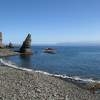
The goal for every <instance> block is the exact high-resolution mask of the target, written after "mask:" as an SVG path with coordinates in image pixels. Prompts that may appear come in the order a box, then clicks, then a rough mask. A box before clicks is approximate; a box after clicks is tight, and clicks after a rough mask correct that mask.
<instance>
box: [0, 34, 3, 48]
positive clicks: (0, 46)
mask: <svg viewBox="0 0 100 100" xmlns="http://www.w3.org/2000/svg"><path fill="white" fill-rule="evenodd" d="M0 48H3V44H2V32H0Z"/></svg>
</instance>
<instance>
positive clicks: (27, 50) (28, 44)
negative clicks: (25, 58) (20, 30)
mask: <svg viewBox="0 0 100 100" xmlns="http://www.w3.org/2000/svg"><path fill="white" fill-rule="evenodd" d="M20 53H23V54H32V50H31V34H28V36H27V37H26V39H25V41H24V42H23V45H22V47H21V48H20Z"/></svg>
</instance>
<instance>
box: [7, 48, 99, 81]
mask: <svg viewBox="0 0 100 100" xmlns="http://www.w3.org/2000/svg"><path fill="white" fill-rule="evenodd" d="M47 47H52V48H55V49H56V54H46V53H43V49H44V48H47ZM32 50H33V53H34V54H33V55H32V56H12V57H7V59H8V60H11V61H13V62H15V63H16V64H17V65H19V66H21V67H25V68H29V69H33V70H42V71H46V72H49V73H52V74H65V75H68V76H80V77H82V78H93V79H96V80H100V47H99V46H33V47H32Z"/></svg>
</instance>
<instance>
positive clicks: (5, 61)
mask: <svg viewBox="0 0 100 100" xmlns="http://www.w3.org/2000/svg"><path fill="white" fill-rule="evenodd" d="M0 65H3V66H8V67H12V68H15V69H19V70H24V71H29V72H36V73H42V74H45V75H49V76H55V77H59V78H63V79H71V80H75V81H81V82H85V83H87V82H88V83H100V81H96V80H93V79H92V78H87V79H86V78H84V79H83V78H80V77H79V76H72V77H71V76H66V75H58V74H50V73H48V72H44V71H40V70H33V69H28V68H22V67H19V66H17V65H16V64H15V63H13V62H11V61H8V60H5V59H0Z"/></svg>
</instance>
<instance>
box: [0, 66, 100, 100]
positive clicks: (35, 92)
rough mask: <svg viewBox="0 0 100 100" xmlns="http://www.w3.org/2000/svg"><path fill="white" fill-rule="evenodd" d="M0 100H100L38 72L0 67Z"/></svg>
mask: <svg viewBox="0 0 100 100" xmlns="http://www.w3.org/2000/svg"><path fill="white" fill-rule="evenodd" d="M0 100H100V94H92V93H90V92H89V91H87V90H85V89H82V88H80V87H78V86H76V85H74V84H73V83H71V82H67V81H64V80H61V79H60V78H56V77H52V76H48V75H44V74H42V73H39V72H34V71H33V72H28V71H23V70H18V69H14V68H10V67H6V66H0Z"/></svg>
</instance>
